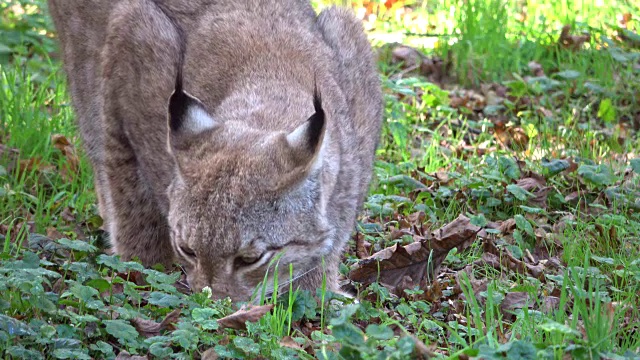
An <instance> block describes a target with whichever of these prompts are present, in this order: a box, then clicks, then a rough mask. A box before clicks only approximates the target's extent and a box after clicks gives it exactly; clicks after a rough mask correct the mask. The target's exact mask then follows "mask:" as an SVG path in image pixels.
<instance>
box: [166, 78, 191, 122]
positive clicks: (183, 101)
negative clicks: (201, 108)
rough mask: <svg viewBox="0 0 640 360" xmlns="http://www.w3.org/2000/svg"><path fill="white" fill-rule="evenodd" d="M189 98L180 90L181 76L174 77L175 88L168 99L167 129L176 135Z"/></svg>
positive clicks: (186, 109)
mask: <svg viewBox="0 0 640 360" xmlns="http://www.w3.org/2000/svg"><path fill="white" fill-rule="evenodd" d="M190 100H191V99H190V98H189V96H187V94H185V93H184V91H183V90H182V76H181V74H178V76H177V77H176V87H175V89H174V91H173V94H171V98H169V129H170V130H171V131H172V132H174V133H176V132H178V131H180V128H181V127H182V125H183V123H184V121H185V119H186V117H187V111H188V110H189V103H190Z"/></svg>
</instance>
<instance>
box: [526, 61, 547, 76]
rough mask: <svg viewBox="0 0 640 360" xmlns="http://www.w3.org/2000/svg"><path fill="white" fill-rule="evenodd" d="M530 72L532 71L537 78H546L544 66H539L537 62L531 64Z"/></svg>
mask: <svg viewBox="0 0 640 360" xmlns="http://www.w3.org/2000/svg"><path fill="white" fill-rule="evenodd" d="M529 71H531V74H533V76H536V77H541V76H544V70H543V69H542V65H540V64H538V63H537V62H535V61H530V62H529Z"/></svg>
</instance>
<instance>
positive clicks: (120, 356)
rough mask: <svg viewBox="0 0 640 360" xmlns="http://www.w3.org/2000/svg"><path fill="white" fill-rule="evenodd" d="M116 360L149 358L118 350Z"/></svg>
mask: <svg viewBox="0 0 640 360" xmlns="http://www.w3.org/2000/svg"><path fill="white" fill-rule="evenodd" d="M116 360H149V356H139V355H131V354H129V353H128V352H126V351H124V350H123V351H120V353H119V354H118V356H116Z"/></svg>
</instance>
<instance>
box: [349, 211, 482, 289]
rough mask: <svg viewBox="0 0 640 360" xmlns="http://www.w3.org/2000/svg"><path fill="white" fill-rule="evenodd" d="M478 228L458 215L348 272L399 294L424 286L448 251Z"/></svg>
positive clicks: (460, 246)
mask: <svg viewBox="0 0 640 360" xmlns="http://www.w3.org/2000/svg"><path fill="white" fill-rule="evenodd" d="M479 231H480V228H479V227H477V226H475V225H473V224H471V221H470V219H469V218H467V217H466V216H464V215H460V216H459V217H458V218H457V219H456V220H454V221H453V222H451V223H449V224H448V225H445V226H444V227H442V228H441V229H438V230H436V231H434V232H433V233H431V234H430V236H429V238H428V239H424V240H420V241H417V242H414V243H411V244H409V245H406V246H399V245H398V244H395V245H394V246H392V247H389V248H386V249H384V250H382V251H379V252H377V253H375V254H373V255H372V256H370V257H368V258H366V259H363V260H360V261H359V262H358V263H356V264H354V265H353V266H352V268H351V272H350V273H349V278H350V279H351V280H353V281H357V282H359V283H362V284H364V285H365V286H366V285H369V284H371V283H373V282H375V281H379V282H380V283H381V284H383V285H385V286H387V287H389V288H391V289H392V291H395V292H396V294H401V293H402V291H403V290H404V289H406V288H407V287H413V286H416V285H420V286H421V287H423V286H424V285H426V284H427V283H428V282H430V281H431V280H432V279H434V278H435V274H436V273H437V270H438V268H439V267H440V264H441V263H442V261H443V260H444V259H445V257H446V256H447V254H448V253H449V251H450V250H451V249H453V248H458V251H462V250H464V249H466V248H467V247H468V246H469V245H471V243H472V242H473V241H475V239H476V234H477V233H478V232H479Z"/></svg>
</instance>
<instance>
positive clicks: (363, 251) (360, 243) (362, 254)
mask: <svg viewBox="0 0 640 360" xmlns="http://www.w3.org/2000/svg"><path fill="white" fill-rule="evenodd" d="M355 240H356V256H357V257H358V258H359V259H364V258H366V257H367V256H369V251H370V250H371V244H370V243H369V242H368V241H367V240H365V239H364V235H363V234H361V233H357V234H356V239H355Z"/></svg>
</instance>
